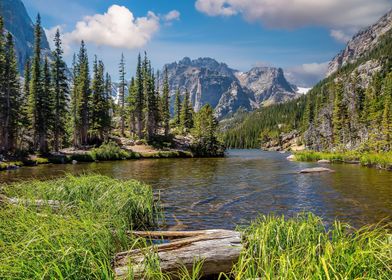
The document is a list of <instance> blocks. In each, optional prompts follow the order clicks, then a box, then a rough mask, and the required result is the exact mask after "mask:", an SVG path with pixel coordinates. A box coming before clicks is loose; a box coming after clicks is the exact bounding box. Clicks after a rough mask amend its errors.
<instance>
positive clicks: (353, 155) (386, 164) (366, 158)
mask: <svg viewBox="0 0 392 280" xmlns="http://www.w3.org/2000/svg"><path fill="white" fill-rule="evenodd" d="M294 155H295V159H296V160H298V161H318V160H321V159H326V160H330V161H332V162H352V161H358V162H359V163H360V164H361V165H364V166H374V167H379V168H385V169H392V152H385V153H369V152H367V153H360V152H355V151H349V152H314V151H301V152H295V153H294Z"/></svg>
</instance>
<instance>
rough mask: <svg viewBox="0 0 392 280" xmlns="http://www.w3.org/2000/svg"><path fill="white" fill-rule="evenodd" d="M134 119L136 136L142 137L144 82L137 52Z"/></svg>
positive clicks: (140, 61) (140, 60)
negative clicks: (135, 120) (135, 121)
mask: <svg viewBox="0 0 392 280" xmlns="http://www.w3.org/2000/svg"><path fill="white" fill-rule="evenodd" d="M135 86H136V101H135V104H136V108H135V112H136V119H137V136H138V137H139V139H141V138H143V131H144V125H143V124H144V122H143V115H144V104H145V102H144V88H143V86H144V83H143V66H142V59H141V56H140V54H139V56H138V60H137V67H136V80H135Z"/></svg>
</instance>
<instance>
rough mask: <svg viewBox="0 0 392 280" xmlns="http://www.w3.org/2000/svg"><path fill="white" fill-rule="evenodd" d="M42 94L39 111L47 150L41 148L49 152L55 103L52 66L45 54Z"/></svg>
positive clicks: (40, 124) (44, 151)
mask: <svg viewBox="0 0 392 280" xmlns="http://www.w3.org/2000/svg"><path fill="white" fill-rule="evenodd" d="M42 92H43V94H42V96H41V98H39V100H38V103H39V104H40V106H39V107H40V110H39V111H38V112H39V116H40V117H39V120H40V123H39V126H40V127H41V131H42V135H43V137H44V139H45V140H44V141H45V150H42V149H40V151H41V152H43V153H47V152H49V137H50V133H51V132H52V131H53V127H54V118H55V116H54V111H53V109H54V104H53V100H54V98H53V90H52V78H51V75H50V66H49V60H48V57H47V56H45V59H44V65H43V71H42Z"/></svg>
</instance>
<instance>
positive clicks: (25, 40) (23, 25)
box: [0, 0, 50, 72]
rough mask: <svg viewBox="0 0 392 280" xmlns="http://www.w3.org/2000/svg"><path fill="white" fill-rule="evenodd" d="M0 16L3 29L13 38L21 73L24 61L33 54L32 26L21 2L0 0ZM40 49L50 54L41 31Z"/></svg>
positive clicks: (19, 0)
mask: <svg viewBox="0 0 392 280" xmlns="http://www.w3.org/2000/svg"><path fill="white" fill-rule="evenodd" d="M0 16H2V17H3V18H4V23H5V29H6V30H7V31H9V32H11V33H12V35H13V36H14V38H15V46H16V54H17V57H18V65H19V70H20V71H21V72H22V71H23V68H24V65H25V63H26V60H27V59H28V58H29V57H31V55H32V54H33V46H34V24H33V22H32V21H31V19H30V17H29V15H28V13H27V11H26V8H25V6H24V4H23V2H22V1H21V0H0ZM41 48H42V49H43V52H44V54H45V53H46V54H49V53H50V48H49V43H48V40H47V39H46V35H45V32H43V31H42V42H41Z"/></svg>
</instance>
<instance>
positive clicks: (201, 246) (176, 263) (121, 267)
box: [114, 229, 242, 279]
mask: <svg viewBox="0 0 392 280" xmlns="http://www.w3.org/2000/svg"><path fill="white" fill-rule="evenodd" d="M132 234H133V235H135V236H138V237H146V238H151V239H160V238H163V239H165V240H170V242H168V243H165V244H161V245H156V246H154V245H153V246H151V247H149V248H147V249H135V250H130V251H127V252H122V253H119V254H117V255H116V257H115V260H114V270H115V275H116V278H117V279H127V277H128V276H129V275H130V272H131V270H132V271H133V275H134V278H135V279H143V277H144V274H145V257H146V255H147V254H149V253H155V254H156V256H157V257H158V259H159V261H160V268H161V271H162V272H163V273H166V274H168V275H170V277H171V278H173V279H176V277H177V274H178V271H179V269H180V268H181V267H182V268H183V267H186V269H188V270H191V269H192V267H193V264H194V263H195V260H200V261H202V263H203V266H202V269H201V273H202V275H203V276H210V275H218V274H219V273H221V272H224V273H229V272H230V271H231V270H232V267H233V265H234V264H235V263H236V261H237V260H238V257H239V255H240V251H241V249H242V245H241V235H240V233H239V232H236V231H231V230H221V229H215V230H202V231H163V232H162V231H155V232H143V231H142V232H138V231H135V232H132Z"/></svg>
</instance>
